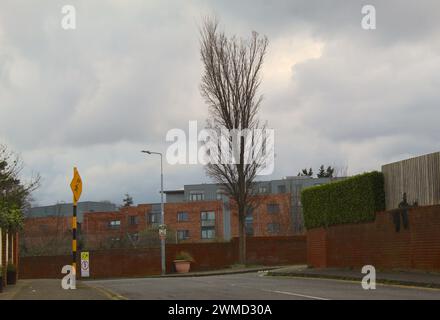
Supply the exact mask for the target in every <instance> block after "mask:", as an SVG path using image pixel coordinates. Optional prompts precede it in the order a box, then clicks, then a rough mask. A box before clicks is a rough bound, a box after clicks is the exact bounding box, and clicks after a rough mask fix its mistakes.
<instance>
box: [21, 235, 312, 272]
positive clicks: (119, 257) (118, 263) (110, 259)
mask: <svg viewBox="0 0 440 320" xmlns="http://www.w3.org/2000/svg"><path fill="white" fill-rule="evenodd" d="M247 248H248V252H247V257H248V262H249V263H252V264H263V265H281V264H304V263H305V262H306V238H305V237H304V236H296V237H270V238H263V237H261V238H249V239H248V241H247ZM180 251H187V252H189V253H190V254H191V255H192V256H193V257H194V259H195V262H194V263H193V264H192V270H193V271H198V270H199V271H200V270H213V269H220V268H225V267H228V266H230V265H232V264H234V263H235V262H236V261H237V260H238V259H237V257H238V241H237V239H233V241H231V242H211V243H185V244H168V245H167V247H166V256H167V272H172V271H173V260H174V259H175V256H176V254H177V253H178V252H180ZM70 263H71V256H70V255H66V256H55V257H51V256H42V257H22V258H21V259H20V277H21V278H22V279H29V278H58V279H61V278H62V277H63V275H62V274H61V269H62V267H63V266H64V265H67V264H70ZM160 271H161V267H160V249H159V248H152V249H130V250H127V249H124V250H121V249H112V250H97V251H91V252H90V275H91V277H92V278H110V277H136V276H147V275H157V274H160Z"/></svg>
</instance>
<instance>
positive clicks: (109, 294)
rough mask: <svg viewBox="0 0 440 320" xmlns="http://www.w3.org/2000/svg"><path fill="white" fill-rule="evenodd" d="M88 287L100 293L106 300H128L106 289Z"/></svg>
mask: <svg viewBox="0 0 440 320" xmlns="http://www.w3.org/2000/svg"><path fill="white" fill-rule="evenodd" d="M89 287H91V288H93V289H95V290H97V291H99V292H101V293H102V294H103V295H105V296H106V297H107V298H109V299H110V300H128V298H126V297H124V296H123V295H121V294H118V293H116V292H114V291H112V290H110V289H108V288H104V287H97V286H90V285H89Z"/></svg>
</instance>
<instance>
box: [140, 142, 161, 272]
mask: <svg viewBox="0 0 440 320" xmlns="http://www.w3.org/2000/svg"><path fill="white" fill-rule="evenodd" d="M141 152H142V153H146V154H149V155H152V154H157V155H159V156H160V224H161V228H163V227H164V226H165V213H164V207H163V165H162V153H160V152H153V151H148V150H142V151H141ZM160 256H161V266H162V274H163V275H164V274H165V273H166V268H165V236H164V235H161V239H160Z"/></svg>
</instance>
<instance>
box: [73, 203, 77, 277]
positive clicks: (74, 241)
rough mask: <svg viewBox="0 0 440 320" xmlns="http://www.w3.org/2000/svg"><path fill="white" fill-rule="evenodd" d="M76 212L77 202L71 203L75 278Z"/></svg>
mask: <svg viewBox="0 0 440 320" xmlns="http://www.w3.org/2000/svg"><path fill="white" fill-rule="evenodd" d="M76 214H77V204H76V203H74V204H73V217H72V267H73V270H74V273H75V279H76V270H77V269H76V228H77V222H76Z"/></svg>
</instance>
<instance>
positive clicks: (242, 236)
mask: <svg viewBox="0 0 440 320" xmlns="http://www.w3.org/2000/svg"><path fill="white" fill-rule="evenodd" d="M240 211H241V210H240ZM238 224H239V225H238V233H239V234H238V236H239V242H238V250H239V263H240V264H244V265H245V264H246V224H245V219H244V212H239V219H238Z"/></svg>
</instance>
